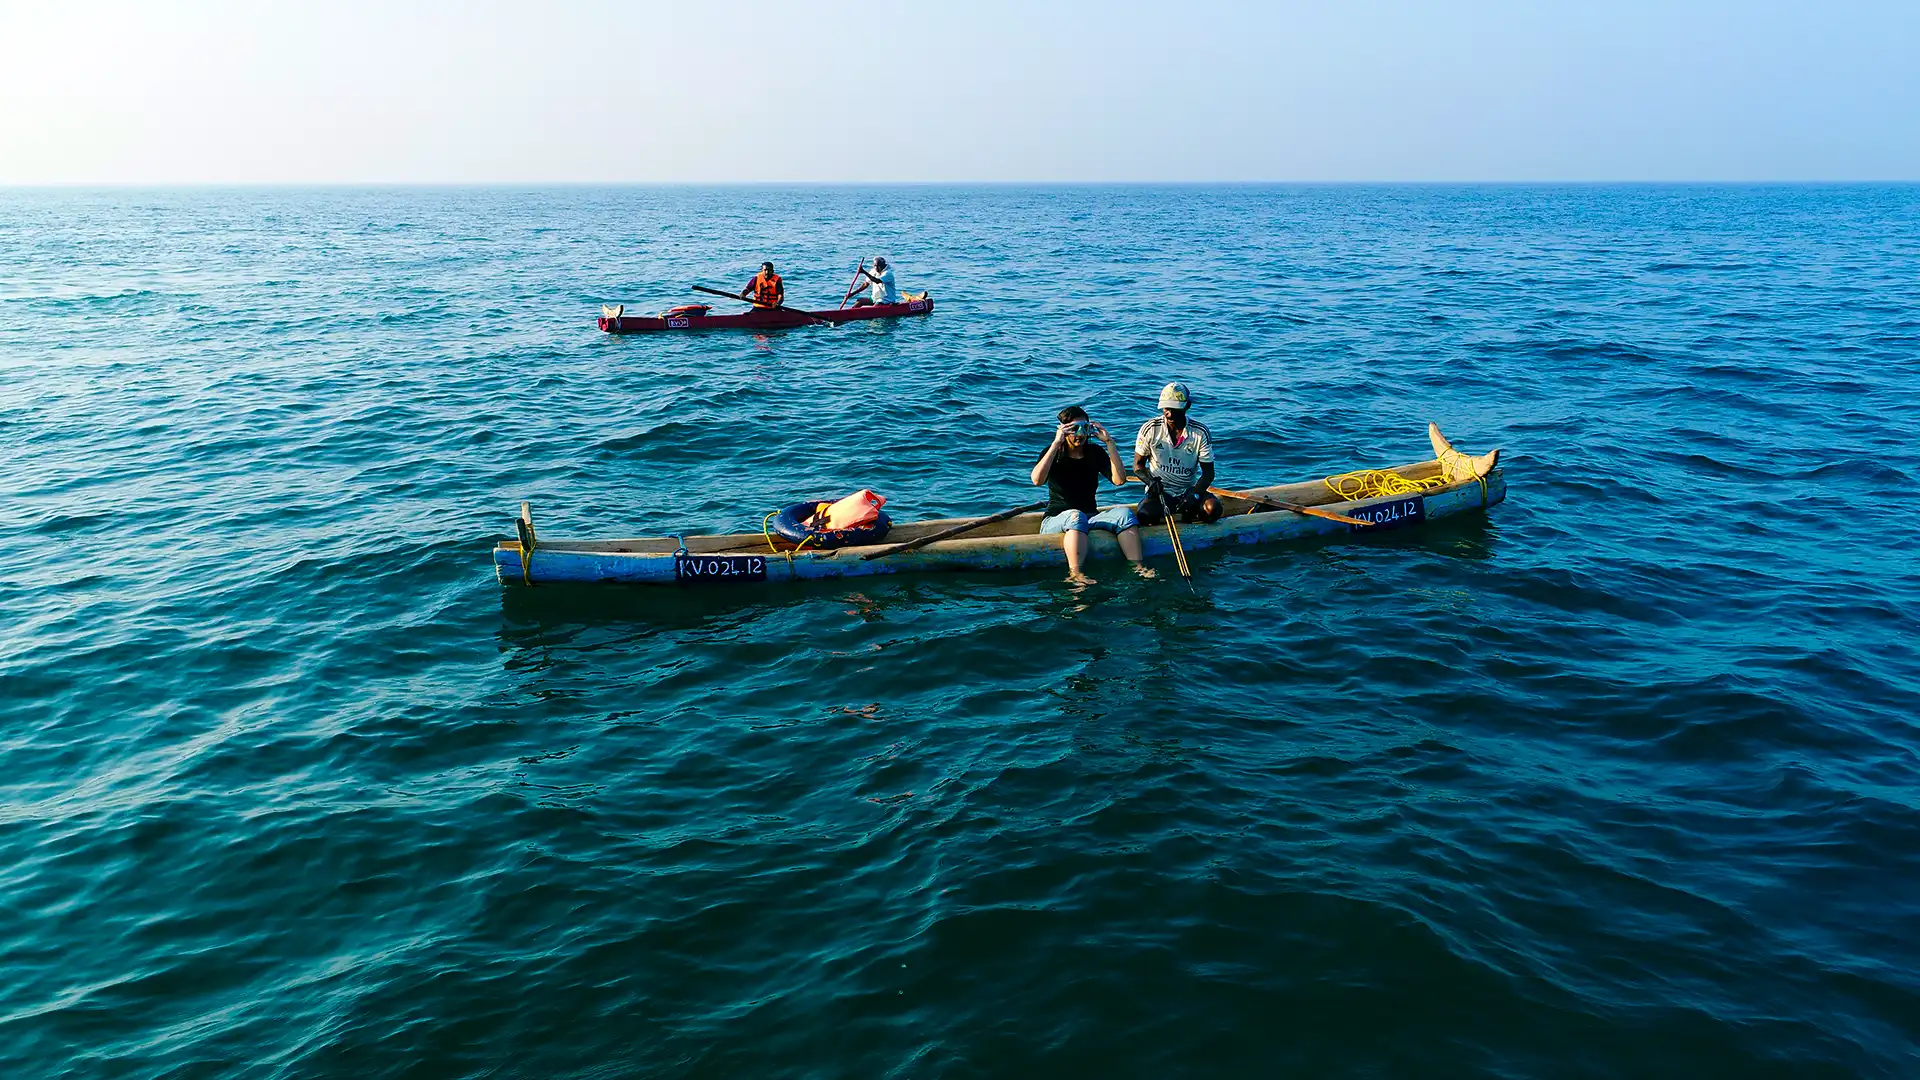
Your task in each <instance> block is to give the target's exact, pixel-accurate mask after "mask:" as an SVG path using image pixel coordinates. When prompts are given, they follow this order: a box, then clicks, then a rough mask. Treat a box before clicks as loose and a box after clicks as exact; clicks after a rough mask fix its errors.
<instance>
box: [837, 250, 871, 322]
mask: <svg viewBox="0 0 1920 1080" xmlns="http://www.w3.org/2000/svg"><path fill="white" fill-rule="evenodd" d="M866 270H867V260H865V259H861V260H860V265H859V266H856V267H854V268H853V284H851V285H849V286H847V295H845V296H843V297H841V298H840V306H839V307H838V308H835V309H834V310H836V311H844V310H846V306H847V301H849V300H851V299H853V294H854V293H856V292H858V291H859V290H860V275H861V274H864V273H866Z"/></svg>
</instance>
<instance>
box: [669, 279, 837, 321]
mask: <svg viewBox="0 0 1920 1080" xmlns="http://www.w3.org/2000/svg"><path fill="white" fill-rule="evenodd" d="M693 291H694V292H703V293H711V294H712V295H714V296H724V297H726V298H727V299H729V300H745V301H746V302H747V303H749V304H752V305H753V306H754V307H763V308H772V309H773V310H775V311H786V312H791V313H792V314H795V315H798V316H800V317H801V318H803V319H812V320H813V321H814V322H817V323H819V324H821V325H822V326H832V325H833V321H832V320H831V319H823V318H821V317H820V316H818V315H815V314H813V313H812V312H810V311H801V310H800V309H799V308H791V307H788V306H787V305H785V304H763V303H761V302H760V301H758V300H755V299H754V298H753V297H751V296H748V295H747V294H746V293H732V292H726V291H724V290H721V289H709V288H707V287H706V286H705V285H695V286H694V287H693Z"/></svg>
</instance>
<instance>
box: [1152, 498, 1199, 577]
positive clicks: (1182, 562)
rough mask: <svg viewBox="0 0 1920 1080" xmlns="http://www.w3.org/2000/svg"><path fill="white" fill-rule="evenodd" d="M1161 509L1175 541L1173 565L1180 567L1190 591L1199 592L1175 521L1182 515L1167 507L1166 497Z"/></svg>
mask: <svg viewBox="0 0 1920 1080" xmlns="http://www.w3.org/2000/svg"><path fill="white" fill-rule="evenodd" d="M1160 509H1161V510H1163V511H1165V512H1166V515H1167V536H1168V538H1170V539H1171V540H1172V541H1173V565H1175V566H1177V567H1179V568H1180V576H1181V577H1183V578H1186V579H1187V589H1188V591H1189V592H1198V591H1199V590H1197V589H1195V588H1194V587H1193V569H1192V568H1191V567H1189V566H1188V565H1187V549H1186V548H1184V547H1181V546H1180V526H1179V525H1178V524H1177V523H1175V521H1174V520H1173V519H1174V518H1177V517H1179V516H1180V515H1179V514H1176V513H1174V512H1173V507H1171V506H1168V505H1167V500H1166V498H1165V497H1164V496H1162V497H1161V499H1160Z"/></svg>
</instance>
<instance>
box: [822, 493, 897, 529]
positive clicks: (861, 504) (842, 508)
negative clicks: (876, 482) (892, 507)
mask: <svg viewBox="0 0 1920 1080" xmlns="http://www.w3.org/2000/svg"><path fill="white" fill-rule="evenodd" d="M885 505H887V497H886V496H885V495H878V494H875V493H874V491H873V489H872V488H861V489H860V490H859V491H856V492H854V493H853V494H851V495H849V496H847V497H846V498H844V499H841V500H840V501H839V502H836V503H819V504H816V505H815V507H814V510H813V518H812V519H811V520H812V522H817V523H818V524H817V525H816V526H815V527H816V528H821V529H827V530H837V529H854V528H858V527H860V526H862V525H871V524H873V523H874V522H875V521H876V520H878V519H879V517H880V508H881V507H883V506H885Z"/></svg>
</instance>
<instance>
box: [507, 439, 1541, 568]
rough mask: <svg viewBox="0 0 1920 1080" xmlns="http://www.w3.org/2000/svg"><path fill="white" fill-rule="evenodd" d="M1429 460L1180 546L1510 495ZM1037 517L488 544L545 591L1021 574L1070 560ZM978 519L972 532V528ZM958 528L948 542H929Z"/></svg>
mask: <svg viewBox="0 0 1920 1080" xmlns="http://www.w3.org/2000/svg"><path fill="white" fill-rule="evenodd" d="M1427 431H1428V435H1429V438H1430V439H1431V440H1432V442H1433V449H1434V456H1433V457H1432V458H1430V459H1428V460H1426V461H1421V462H1416V463H1414V464H1411V465H1397V466H1394V467H1393V468H1390V469H1380V470H1369V471H1368V472H1367V473H1349V474H1346V476H1348V477H1354V476H1366V477H1367V478H1368V480H1369V484H1368V485H1367V487H1368V489H1369V490H1372V491H1385V492H1389V493H1386V494H1367V493H1365V492H1359V493H1357V494H1356V496H1355V497H1347V496H1346V495H1344V494H1343V492H1344V491H1347V490H1348V488H1347V487H1346V486H1344V485H1341V484H1337V483H1335V482H1334V481H1338V480H1342V479H1344V478H1342V477H1333V478H1329V479H1328V480H1309V481H1305V482H1302V483H1295V484H1279V485H1275V486H1273V487H1263V488H1254V489H1251V490H1249V491H1244V492H1235V493H1232V494H1226V493H1222V492H1221V491H1220V489H1218V488H1215V489H1213V490H1214V491H1215V493H1216V494H1219V495H1220V496H1221V502H1222V503H1224V504H1225V506H1226V513H1225V514H1224V515H1223V516H1222V517H1221V518H1220V520H1219V521H1216V522H1214V523H1212V524H1198V523H1196V524H1191V525H1182V526H1181V527H1180V541H1181V544H1182V546H1183V547H1184V548H1185V549H1186V550H1188V551H1196V550H1199V549H1202V548H1211V547H1225V546H1228V545H1237V544H1266V543H1272V542H1274V541H1276V540H1291V539H1298V538H1303V537H1313V536H1325V535H1334V534H1340V533H1349V532H1374V531H1377V530H1380V529H1390V528H1401V527H1405V526H1410V525H1417V524H1419V523H1421V522H1424V521H1431V520H1434V519H1437V518H1444V517H1452V516H1454V515H1456V514H1464V513H1468V512H1471V511H1474V510H1482V509H1485V508H1486V507H1489V506H1492V505H1494V504H1495V503H1498V502H1500V501H1502V500H1503V499H1505V498H1506V497H1507V483H1506V478H1505V475H1504V473H1503V471H1502V470H1501V469H1500V467H1499V456H1500V451H1498V450H1495V451H1493V452H1491V453H1488V454H1482V455H1479V456H1478V457H1469V456H1467V455H1466V454H1462V453H1460V452H1459V451H1457V450H1455V449H1454V448H1453V445H1452V444H1451V443H1449V442H1448V441H1447V440H1446V438H1445V437H1444V436H1442V435H1441V434H1440V429H1439V428H1437V427H1434V426H1433V425H1431V424H1429V425H1428V426H1427ZM1279 502H1289V503H1293V504H1295V505H1298V506H1303V507H1308V508H1312V509H1314V510H1318V511H1322V512H1331V513H1334V514H1338V515H1342V516H1345V517H1347V518H1350V519H1358V520H1359V521H1360V522H1364V523H1365V524H1346V523H1343V522H1339V521H1333V520H1329V519H1328V518H1325V517H1320V516H1313V515H1309V514H1306V513H1302V512H1300V511H1297V510H1289V509H1278V508H1276V506H1275V504H1276V503H1279ZM1040 517H1041V514H1040V513H1039V512H1038V511H1029V512H1026V513H1019V514H1013V515H1011V516H1009V515H994V516H993V517H992V518H989V519H979V518H941V519H934V520H931V521H920V522H915V523H913V524H910V525H899V526H895V527H894V528H893V529H892V531H890V532H889V533H888V534H887V537H886V542H885V543H883V544H871V545H865V546H860V547H842V548H835V549H833V550H829V551H813V550H807V549H804V548H803V549H801V550H797V551H796V550H791V549H788V550H774V548H773V544H772V543H770V542H769V540H768V539H767V537H766V535H765V534H763V533H757V532H753V533H734V534H730V535H724V536H684V537H673V536H665V537H655V536H648V537H638V538H635V539H631V540H542V539H538V538H537V537H536V536H535V534H534V528H533V515H532V513H531V512H530V511H529V509H528V507H527V506H526V504H524V503H523V504H522V505H521V508H520V518H519V519H518V520H517V521H516V522H515V524H516V526H517V528H518V531H519V539H517V540H506V541H502V542H501V543H500V544H499V545H498V546H496V547H495V548H494V549H493V566H494V571H495V572H496V573H497V574H498V575H499V577H500V581H501V582H502V583H504V584H508V585H522V584H525V585H544V584H548V583H557V582H624V583H632V584H640V585H735V584H757V583H763V582H776V581H801V580H811V579H819V578H843V577H862V576H866V575H870V574H905V573H918V572H931V571H955V570H1017V569H1026V568H1039V567H1061V566H1065V565H1066V561H1067V560H1066V553H1065V552H1064V551H1063V550H1061V547H1060V538H1059V537H1058V536H1043V535H1041V533H1040ZM975 522H978V523H979V524H978V526H977V527H968V526H971V525H973V523H975ZM951 531H960V532H964V535H957V536H954V537H953V538H951V539H938V540H931V541H929V538H931V537H934V536H936V535H939V534H942V533H946V532H951ZM1090 539H1091V540H1092V555H1093V557H1094V558H1096V559H1113V558H1117V557H1118V556H1119V546H1118V544H1117V543H1116V542H1115V540H1114V538H1113V537H1112V536H1111V535H1109V534H1107V533H1098V532H1097V533H1093V534H1091V537H1090ZM1140 546H1141V550H1142V552H1143V553H1144V555H1145V556H1146V557H1148V558H1152V557H1154V556H1162V555H1167V554H1169V553H1170V552H1172V551H1173V540H1172V538H1171V537H1169V536H1168V533H1167V527H1166V526H1165V525H1159V526H1155V527H1152V528H1143V529H1141V530H1140Z"/></svg>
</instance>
